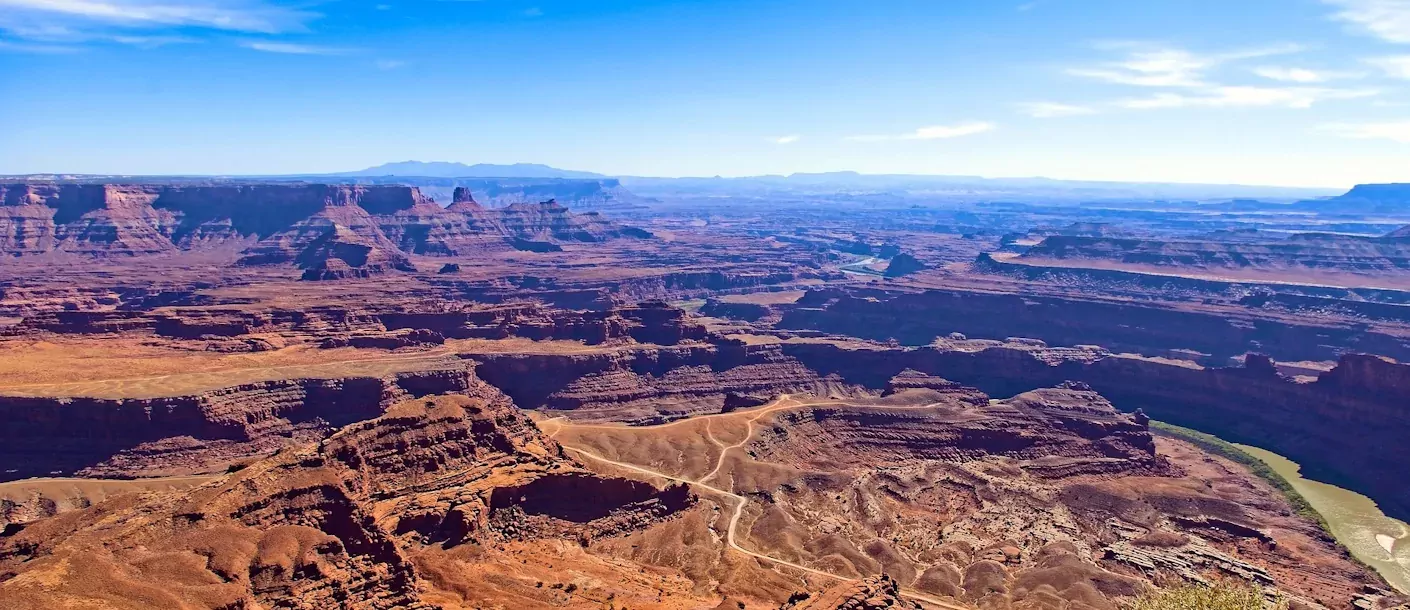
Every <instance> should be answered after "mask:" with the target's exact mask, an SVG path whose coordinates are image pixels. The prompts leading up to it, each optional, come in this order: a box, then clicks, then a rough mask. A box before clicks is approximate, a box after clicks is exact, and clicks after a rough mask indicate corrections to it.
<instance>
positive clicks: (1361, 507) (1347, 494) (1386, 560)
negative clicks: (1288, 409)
mask: <svg viewBox="0 0 1410 610" xmlns="http://www.w3.org/2000/svg"><path fill="white" fill-rule="evenodd" d="M1238 448H1239V449H1242V450H1244V451H1245V452H1247V453H1248V454H1249V455H1252V456H1253V457H1256V458H1258V459H1260V460H1263V462H1264V463H1266V464H1268V466H1269V467H1270V468H1272V469H1273V470H1274V471H1275V472H1277V473H1278V474H1280V475H1282V476H1283V478H1285V479H1287V480H1288V482H1289V483H1291V484H1292V486H1293V489H1296V490H1297V492H1298V493H1300V494H1302V496H1303V497H1304V498H1307V502H1308V503H1310V504H1311V505H1312V508H1315V509H1317V512H1319V513H1322V518H1324V519H1326V520H1327V525H1329V526H1330V527H1331V529H1332V535H1333V536H1336V538H1337V540H1338V541H1340V542H1341V543H1342V544H1343V545H1345V546H1346V548H1347V549H1348V550H1350V551H1351V554H1352V555H1354V556H1356V558H1357V559H1360V560H1361V561H1363V562H1365V563H1366V564H1367V565H1369V566H1371V567H1373V568H1375V569H1376V571H1377V572H1380V573H1381V576H1383V577H1385V579H1386V581H1387V582H1389V583H1390V584H1391V586H1394V587H1395V588H1396V589H1399V590H1400V591H1401V592H1402V593H1410V525H1406V524H1405V522H1404V521H1400V520H1397V519H1392V518H1390V517H1387V516H1386V515H1385V513H1382V512H1381V509H1380V508H1379V507H1377V506H1376V503H1375V502H1373V501H1372V500H1371V499H1370V498H1367V497H1366V496H1363V495H1361V494H1358V493H1356V492H1354V491H1349V490H1346V489H1342V488H1340V487H1337V486H1335V485H1328V484H1326V483H1321V482H1318V481H1309V480H1307V479H1304V478H1302V475H1301V473H1300V471H1301V467H1300V466H1298V465H1297V464H1296V463H1295V462H1293V461H1292V460H1289V459H1288V458H1285V457H1283V456H1281V455H1278V454H1276V453H1273V452H1271V451H1267V450H1264V449H1259V448H1258V447H1250V446H1248V445H1238Z"/></svg>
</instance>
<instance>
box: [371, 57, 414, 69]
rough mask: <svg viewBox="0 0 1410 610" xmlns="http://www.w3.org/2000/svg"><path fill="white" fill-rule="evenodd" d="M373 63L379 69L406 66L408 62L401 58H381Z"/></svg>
mask: <svg viewBox="0 0 1410 610" xmlns="http://www.w3.org/2000/svg"><path fill="white" fill-rule="evenodd" d="M372 65H374V66H377V69H378V70H395V69H397V68H400V67H403V66H405V65H406V62H404V61H402V60H400V59H379V60H377V61H374V62H372Z"/></svg>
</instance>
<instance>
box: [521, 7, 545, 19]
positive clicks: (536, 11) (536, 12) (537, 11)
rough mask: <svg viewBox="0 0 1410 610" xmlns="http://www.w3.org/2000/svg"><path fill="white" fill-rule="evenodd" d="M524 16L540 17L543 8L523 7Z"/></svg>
mask: <svg viewBox="0 0 1410 610" xmlns="http://www.w3.org/2000/svg"><path fill="white" fill-rule="evenodd" d="M524 16H525V17H542V16H543V9H541V8H539V7H537V6H535V7H532V8H528V9H524Z"/></svg>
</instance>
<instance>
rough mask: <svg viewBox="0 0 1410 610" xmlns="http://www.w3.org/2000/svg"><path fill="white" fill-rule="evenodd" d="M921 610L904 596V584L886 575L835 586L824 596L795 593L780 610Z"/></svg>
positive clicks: (825, 591) (919, 606)
mask: <svg viewBox="0 0 1410 610" xmlns="http://www.w3.org/2000/svg"><path fill="white" fill-rule="evenodd" d="M884 608H896V609H898V610H902V609H904V610H920V609H921V608H922V606H921V605H920V604H918V603H916V602H913V601H909V600H906V599H904V598H902V597H901V585H900V584H899V583H897V582H896V579H894V578H891V577H890V576H887V575H885V574H882V575H881V576H873V577H871V578H866V579H863V580H859V581H856V582H849V583H842V584H838V585H834V586H832V587H830V588H828V589H826V590H824V591H822V592H821V593H807V592H798V593H794V594H793V595H792V596H791V597H789V598H788V601H787V602H785V603H784V604H783V605H782V606H779V610H883V609H884Z"/></svg>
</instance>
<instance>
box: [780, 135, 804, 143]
mask: <svg viewBox="0 0 1410 610" xmlns="http://www.w3.org/2000/svg"><path fill="white" fill-rule="evenodd" d="M801 139H803V136H800V135H798V134H796V133H795V134H789V135H786V136H779V137H777V138H773V141H774V144H792V143H794V142H797V141H798V140H801Z"/></svg>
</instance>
